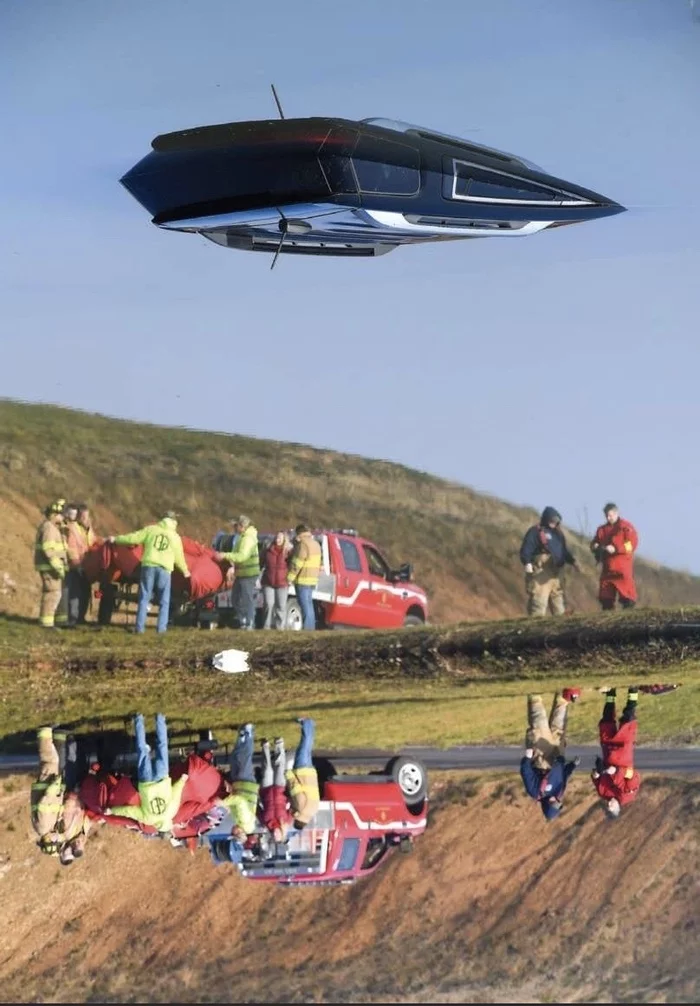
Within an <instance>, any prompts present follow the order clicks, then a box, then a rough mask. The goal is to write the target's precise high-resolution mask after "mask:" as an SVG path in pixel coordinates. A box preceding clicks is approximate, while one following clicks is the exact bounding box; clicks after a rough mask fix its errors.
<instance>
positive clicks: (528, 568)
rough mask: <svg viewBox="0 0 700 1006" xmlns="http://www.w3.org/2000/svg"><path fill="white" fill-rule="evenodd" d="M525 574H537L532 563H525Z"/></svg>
mask: <svg viewBox="0 0 700 1006" xmlns="http://www.w3.org/2000/svg"><path fill="white" fill-rule="evenodd" d="M525 572H526V573H527V574H528V575H531V574H532V573H534V572H535V570H534V569H533V566H532V563H531V562H526V563H525Z"/></svg>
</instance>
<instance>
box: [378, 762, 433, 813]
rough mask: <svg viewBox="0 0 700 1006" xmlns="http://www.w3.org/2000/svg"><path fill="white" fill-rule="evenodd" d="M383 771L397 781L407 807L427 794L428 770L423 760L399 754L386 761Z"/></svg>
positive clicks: (413, 804) (418, 801)
mask: <svg viewBox="0 0 700 1006" xmlns="http://www.w3.org/2000/svg"><path fill="white" fill-rule="evenodd" d="M385 771H386V774H387V775H390V776H391V777H392V779H393V780H394V782H395V783H397V785H398V787H399V789H400V790H401V792H402V794H403V798H404V800H405V801H406V806H407V807H414V806H416V805H418V804H421V803H422V802H423V801H424V800H425V798H426V797H427V795H428V771H427V769H426V767H425V765H424V764H423V762H420V761H418V760H417V759H416V758H408V757H406V756H405V755H399V757H398V758H392V759H391V761H389V762H387V766H386V769H385Z"/></svg>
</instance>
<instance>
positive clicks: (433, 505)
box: [0, 400, 700, 622]
mask: <svg viewBox="0 0 700 1006" xmlns="http://www.w3.org/2000/svg"><path fill="white" fill-rule="evenodd" d="M0 431H2V433H1V436H0V502H4V503H5V504H6V507H7V510H6V517H5V520H4V536H3V540H4V543H6V544H7V543H8V542H11V541H14V545H13V549H14V551H13V553H12V555H10V556H9V558H7V559H3V562H7V563H8V565H7V566H4V565H3V564H2V563H0V573H2V572H7V573H10V574H11V575H12V576H13V578H14V579H16V580H17V582H18V584H19V587H18V590H17V592H16V594H15V595H14V596H13V595H8V596H7V597H6V598H5V599H4V602H3V598H1V597H0V603H5V605H6V606H9V607H8V610H11V611H12V612H13V613H15V614H25V615H31V614H33V613H34V608H35V605H36V576H35V574H34V572H33V569H32V544H33V527H32V522H33V521H34V520H36V522H37V523H38V521H39V518H40V508H42V507H44V506H45V505H46V503H47V502H48V500H49V499H51V498H55V497H56V496H58V495H62V496H65V497H66V498H82V499H84V500H86V501H88V502H89V503H90V504H91V505H92V507H93V511H94V515H95V517H96V521H97V527H98V530H100V531H101V532H102V533H104V534H108V533H112V532H116V531H123V530H130V529H132V528H135V527H138V526H140V525H141V524H142V523H144V522H146V521H149V520H152V519H153V517H154V516H155V515H156V514H158V513H159V512H160V511H161V510H162V509H163V508H165V507H173V508H174V509H177V510H178V511H180V513H181V514H182V520H181V530H182V532H183V533H184V534H187V535H189V536H191V537H194V538H197V539H198V540H200V541H203V542H206V543H208V542H209V541H210V540H211V536H212V534H213V532H214V531H215V530H217V529H218V528H219V527H221V525H222V522H224V521H225V520H226V518H227V517H229V516H231V511H232V510H235V511H237V512H239V511H243V512H246V513H249V514H250V515H251V516H252V518H253V520H254V523H255V524H256V525H257V526H258V527H259V528H260V529H272V528H277V527H289V526H293V525H294V524H296V523H297V521H298V520H300V519H301V520H306V521H309V522H310V523H312V524H314V525H316V526H327V527H338V526H342V527H348V526H352V527H356V528H357V529H358V530H359V531H360V532H361V533H362V534H365V535H366V536H368V537H370V538H372V539H373V540H375V541H376V542H377V544H379V545H380V546H381V547H382V548H383V549H384V550H385V551H386V553H387V555H388V557H389V559H390V560H391V561H392V562H393V563H394V564H398V563H399V562H402V561H411V562H413V563H414V567H415V575H416V579H417V581H418V582H419V583H421V584H422V585H423V586H425V587H426V589H427V590H428V594H429V597H430V601H431V617H432V619H433V620H436V621H442V622H448V621H457V620H463V619H468V620H477V619H480V618H485V617H495V616H496V617H497V616H512V615H515V614H517V613H519V612H521V611H522V610H523V603H524V591H523V580H522V567H521V565H520V563H519V560H518V551H519V547H520V542H521V538H522V535H523V533H524V531H525V530H526V528H527V527H528V525H529V524H530V523H532V521H533V520H534V519H535V516H536V514H535V511H533V510H531V509H529V508H524V507H515V506H511V505H509V504H507V503H504V502H502V501H500V500H497V499H494V498H492V497H489V496H485V495H482V494H480V493H477V492H475V491H474V490H472V489H469V488H468V487H466V486H461V485H458V484H455V483H452V482H447V481H445V480H443V479H438V478H435V477H433V476H431V475H428V474H426V473H424V472H419V471H414V470H411V469H409V468H406V467H405V466H402V465H397V464H392V463H389V462H386V461H379V460H370V459H366V458H361V457H357V456H355V455H347V454H339V453H337V452H332V451H325V450H319V449H315V448H311V447H305V446H302V445H299V444H286V443H280V442H277V441H269V440H259V439H253V438H251V437H241V436H229V435H225V434H221V433H206V432H200V431H196V430H187V429H183V428H168V427H160V426H152V425H146V424H142V423H130V422H125V421H123V420H116V419H110V418H108V417H105V416H99V415H92V414H89V413H85V412H78V411H74V410H69V409H62V408H58V407H55V406H49V405H31V404H25V403H20V402H13V401H8V400H0ZM567 516H568V517H569V523H570V522H571V515H566V514H565V515H564V517H565V519H566V517H567ZM13 522H15V523H16V528H17V530H16V531H13V530H12V528H13ZM595 523H597V519H596V520H595ZM8 530H9V531H11V532H12V533H11V534H8ZM583 530H586V531H587V533H591V532H592V531H593V530H594V528H593V527H590V528H588V529H583ZM567 534H568V535H569V540H570V545H571V547H572V550H573V551H574V553H575V554H576V556H577V558H578V559H579V561H580V563H581V566H582V568H583V570H584V572H583V573H582V574H580V575H579V574H572V575H571V576H570V577H569V581H568V586H567V596H568V600H569V602H570V603H571V605H572V606H573V608H574V609H575V610H576V611H581V612H582V611H594V610H595V609H596V607H597V605H596V601H595V593H596V580H597V569H596V566H595V564H594V562H593V559H592V557H591V554H590V552H589V550H588V548H587V539H586V537H585V536H583V537H582V536H580V535H577V534H574V533H573V531H569V530H567ZM20 539H22V540H23V541H24V544H22V542H21V541H20ZM8 547H9V546H8ZM637 577H638V581H639V585H640V591H641V596H642V598H643V600H644V602H645V603H646V604H649V605H659V604H669V605H677V604H692V603H696V604H700V578H698V577H691V576H690V575H688V574H686V573H677V572H674V571H671V570H668V569H666V568H664V567H660V566H658V565H655V564H653V563H645V562H643V561H641V560H640V561H638V563H637Z"/></svg>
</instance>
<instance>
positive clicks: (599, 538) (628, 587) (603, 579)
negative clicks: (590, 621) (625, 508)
mask: <svg viewBox="0 0 700 1006" xmlns="http://www.w3.org/2000/svg"><path fill="white" fill-rule="evenodd" d="M603 513H604V514H605V524H601V525H600V527H599V528H598V530H597V531H596V533H595V538H594V539H593V541H592V542H591V551H592V552H593V555H594V556H595V558H596V562H599V563H601V570H600V586H599V590H598V600H599V601H600V606H601V608H602V609H603V611H612V610H613V608H614V607H615V601H619V604H620V607H621V608H633V607H634V605H635V603H636V601H637V587H636V584H635V582H634V572H633V567H634V553H635V552H636V551H637V546H638V544H639V535H638V534H637V531H636V529H635V528H634V526H633V525H632V524H630V522H629V521H628V520H624V519H623V518H622V517H620V512H619V510H618V508H617V506H616V505H615V503H606V504H605V506H604V507H603Z"/></svg>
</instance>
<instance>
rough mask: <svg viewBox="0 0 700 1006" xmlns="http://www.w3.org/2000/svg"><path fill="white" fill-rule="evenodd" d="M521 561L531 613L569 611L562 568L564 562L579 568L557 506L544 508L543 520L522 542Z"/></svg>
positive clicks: (544, 613) (557, 613) (530, 529)
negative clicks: (570, 548) (556, 508)
mask: <svg viewBox="0 0 700 1006" xmlns="http://www.w3.org/2000/svg"><path fill="white" fill-rule="evenodd" d="M520 562H521V563H522V564H523V566H524V568H525V590H526V591H527V613H528V615H539V616H542V615H546V614H547V612H548V611H550V610H551V613H552V614H553V615H563V614H565V612H566V602H565V600H564V586H563V582H562V578H561V575H560V574H561V571H562V569H563V568H564V566H566V565H569V566H573V567H574V569H578V568H579V567H578V563H577V562H576V559H575V558H574V556H573V555H572V554H571V552H570V551H569V547H568V545H567V544H566V538H565V537H564V533H563V531H562V530H561V514H560V513H559V511H558V510H555V509H554V507H553V506H546V507H545V508H544V510H543V511H542V515H541V517H540V521H539V524H534V525H533V526H532V527H531V528H528V530H527V531H526V532H525V537H524V538H523V540H522V544H521V546H520Z"/></svg>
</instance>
